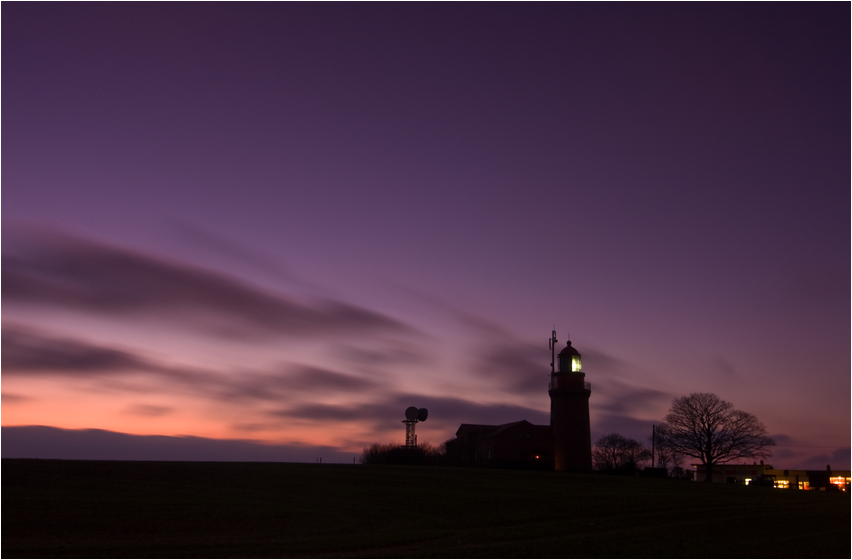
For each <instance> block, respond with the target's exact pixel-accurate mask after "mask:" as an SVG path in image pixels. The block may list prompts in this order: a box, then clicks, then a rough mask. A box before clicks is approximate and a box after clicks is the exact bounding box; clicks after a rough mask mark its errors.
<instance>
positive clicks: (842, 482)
mask: <svg viewBox="0 0 852 560" xmlns="http://www.w3.org/2000/svg"><path fill="white" fill-rule="evenodd" d="M848 480H849V479H848V478H845V477H843V476H832V477H829V479H828V481H829V482H830V483H832V484H834V485H836V486H840V489H841V490H843V491H844V492H845V491H846V485H847V484H849V482H848Z"/></svg>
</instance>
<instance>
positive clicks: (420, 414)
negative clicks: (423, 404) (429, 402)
mask: <svg viewBox="0 0 852 560" xmlns="http://www.w3.org/2000/svg"><path fill="white" fill-rule="evenodd" d="M427 416H429V411H428V410H426V409H425V408H421V409H420V410H418V411H417V419H418V420H420V421H421V422H425V421H426V417H427Z"/></svg>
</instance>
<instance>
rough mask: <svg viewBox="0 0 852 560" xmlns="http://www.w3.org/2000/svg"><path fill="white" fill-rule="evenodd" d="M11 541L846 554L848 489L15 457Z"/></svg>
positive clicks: (151, 553) (187, 549)
mask: <svg viewBox="0 0 852 560" xmlns="http://www.w3.org/2000/svg"><path fill="white" fill-rule="evenodd" d="M2 484H3V492H2V551H0V552H2V556H3V557H4V558H20V557H29V558H32V557H56V558H67V557H92V558H100V557H112V558H117V557H144V558H156V557H170V558H180V557H210V558H214V557H232V558H246V557H266V558H281V557H329V556H330V557H393V558H411V557H457V558H469V557H477V558H478V557H494V558H498V557H512V558H536V557H538V558H555V557H558V558H578V557H579V558H594V557H607V558H643V557H653V558H661V557H662V558H666V557H669V558H671V557H677V558H683V557H688V558H710V557H713V558H720V557H737V558H790V557H795V558H805V557H810V558H841V557H842V558H849V557H850V502H849V496H848V495H847V494H845V493H842V492H805V491H795V490H774V489H771V488H753V487H744V486H734V485H724V484H704V483H695V482H685V481H675V480H660V479H645V478H624V477H614V476H609V477H608V476H601V475H572V474H564V473H554V472H530V471H508V470H482V469H461V468H448V467H447V468H445V467H431V468H430V467H393V466H366V465H319V464H293V463H170V462H120V461H115V462H112V461H47V460H29V459H3V460H2Z"/></svg>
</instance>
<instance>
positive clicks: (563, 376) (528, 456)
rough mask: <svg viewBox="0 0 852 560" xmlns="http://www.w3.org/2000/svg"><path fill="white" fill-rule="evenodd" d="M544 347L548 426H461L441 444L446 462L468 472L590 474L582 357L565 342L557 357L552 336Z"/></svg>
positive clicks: (524, 423)
mask: <svg viewBox="0 0 852 560" xmlns="http://www.w3.org/2000/svg"><path fill="white" fill-rule="evenodd" d="M549 343H550V349H551V364H550V366H551V368H550V383H549V385H548V395H549V396H550V424H549V425H544V426H542V425H535V424H532V423H530V422H528V421H526V420H519V421H515V422H509V423H506V424H499V425H490V424H462V425H461V426H459V429H458V430H457V431H456V437H455V439H452V440H450V441H448V442H446V446H447V456H448V457H449V458H450V459H451V460H454V461H455V462H456V463H458V464H463V465H471V466H496V467H510V468H511V467H515V468H538V469H555V470H557V471H567V472H589V471H591V470H592V436H591V430H590V422H589V397H590V395H591V385H590V384H589V382H587V381H586V380H585V377H586V374H585V373H584V372H583V367H582V356H581V355H580V353H579V352H578V351H577V350H576V349H575V348H574V347H573V346H572V345H571V341H570V340H569V341H568V344H567V345H566V346H565V348H564V349H563V350H562V351H560V352H559V354H558V355H557V354H556V344H557V340H556V331H553V334H552V336H551V338H550V341H549ZM542 385H543V384H542ZM542 389H544V387H542Z"/></svg>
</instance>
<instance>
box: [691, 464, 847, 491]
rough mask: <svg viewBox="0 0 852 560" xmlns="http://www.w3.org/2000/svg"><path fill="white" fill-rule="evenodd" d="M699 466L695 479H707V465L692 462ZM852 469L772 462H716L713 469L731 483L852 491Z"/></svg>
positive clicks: (714, 474)
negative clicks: (795, 466)
mask: <svg viewBox="0 0 852 560" xmlns="http://www.w3.org/2000/svg"><path fill="white" fill-rule="evenodd" d="M692 467H693V468H694V469H695V472H694V480H701V481H703V480H704V473H705V472H706V471H705V469H704V465H692ZM850 476H852V475H850V471H837V470H834V471H833V470H831V466H830V465H829V466H828V467H827V468H826V470H824V471H822V470H815V471H808V470H790V469H774V468H772V465H764V464H763V462H761V464H759V465H758V464H757V463H754V464H751V465H746V464H741V465H728V464H726V465H715V466H714V467H713V471H712V481H713V482H727V483H728V484H747V485H758V486H760V485H764V486H773V487H775V488H788V489H798V490H843V491H844V492H848V491H849V486H850Z"/></svg>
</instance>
